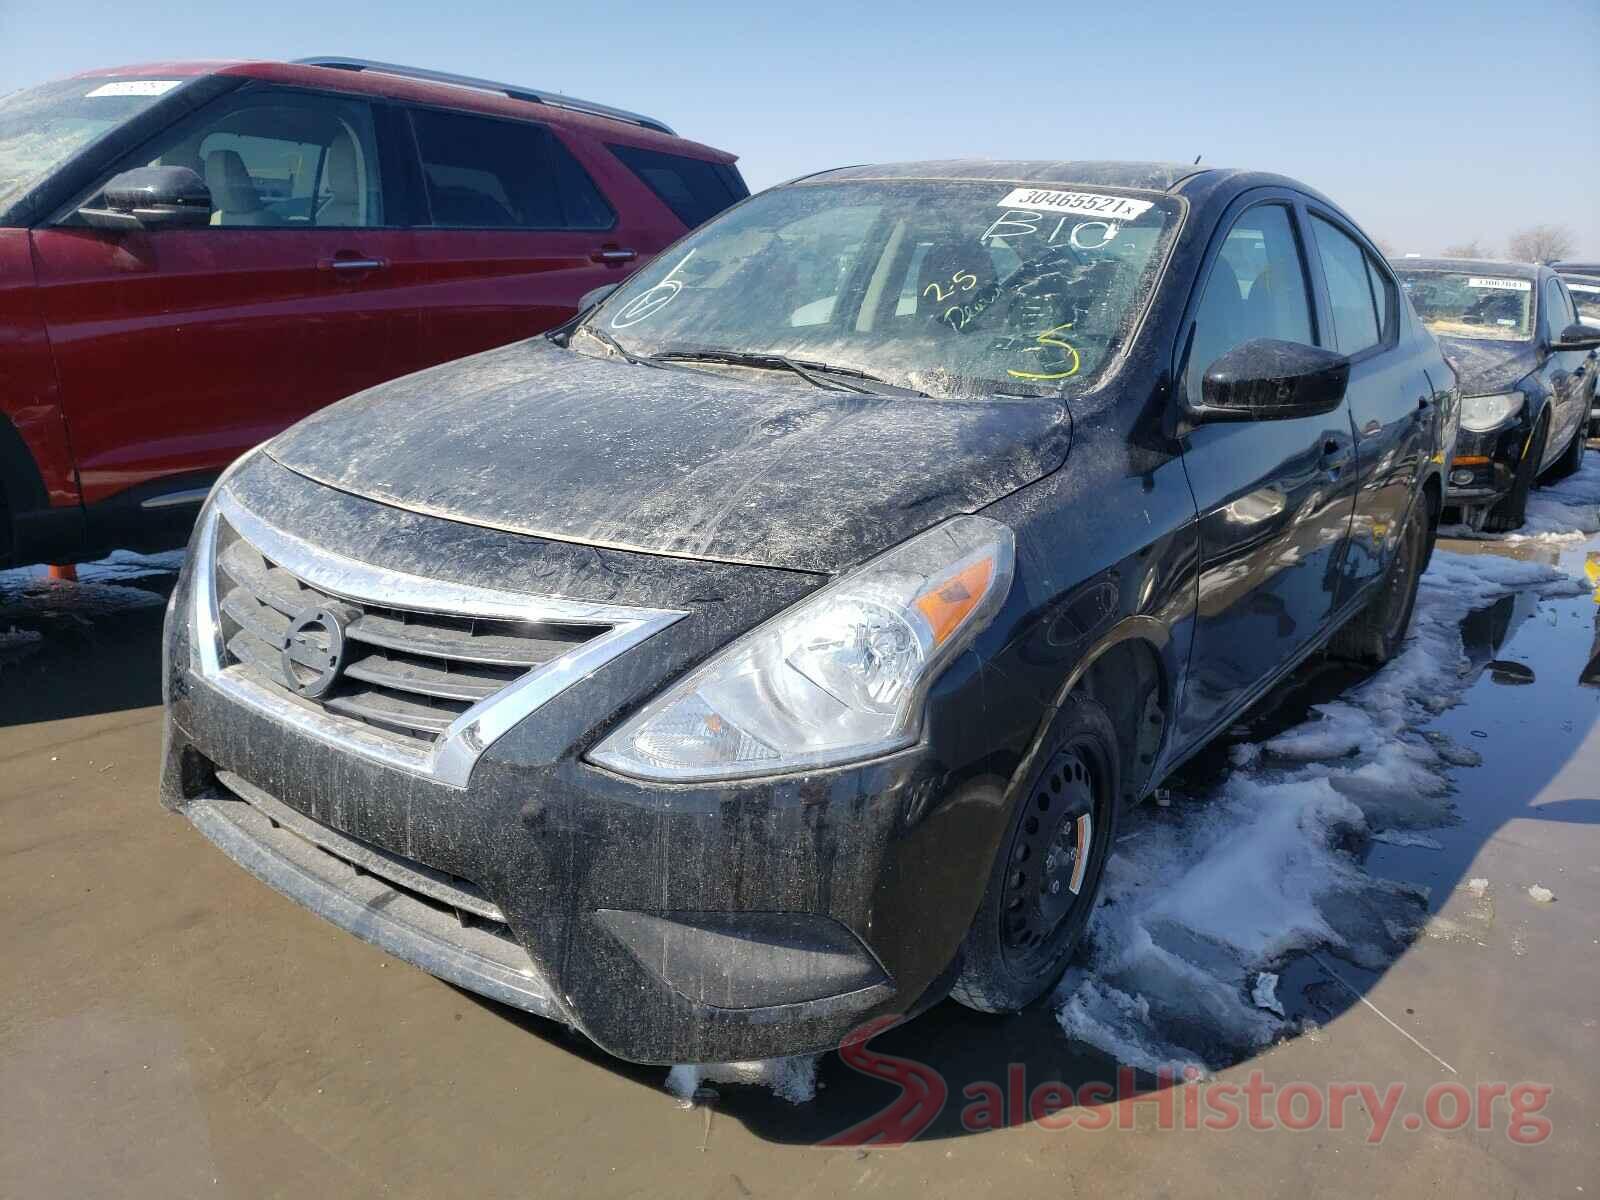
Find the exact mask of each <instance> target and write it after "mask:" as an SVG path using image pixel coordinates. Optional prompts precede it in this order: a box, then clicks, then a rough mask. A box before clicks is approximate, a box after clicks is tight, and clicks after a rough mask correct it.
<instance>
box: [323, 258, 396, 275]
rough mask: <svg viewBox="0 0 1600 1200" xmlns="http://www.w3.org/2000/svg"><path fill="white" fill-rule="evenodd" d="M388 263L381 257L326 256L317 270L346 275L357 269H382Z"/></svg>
mask: <svg viewBox="0 0 1600 1200" xmlns="http://www.w3.org/2000/svg"><path fill="white" fill-rule="evenodd" d="M388 265H389V264H388V262H387V261H385V260H384V259H381V258H324V259H322V260H321V261H320V262H318V263H317V270H319V271H332V272H334V273H335V274H337V275H345V274H349V273H352V272H355V271H381V270H383V268H384V267H387V266H388Z"/></svg>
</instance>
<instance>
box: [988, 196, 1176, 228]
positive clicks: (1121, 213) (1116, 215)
mask: <svg viewBox="0 0 1600 1200" xmlns="http://www.w3.org/2000/svg"><path fill="white" fill-rule="evenodd" d="M1151 203H1152V202H1151V201H1149V200H1134V199H1131V198H1129V197H1127V196H1106V195H1102V194H1101V193H1099V192H1056V191H1051V190H1050V189H1048V188H1016V189H1014V190H1012V191H1010V192H1007V193H1006V195H1005V197H1004V198H1003V199H1001V201H1000V207H1001V208H1025V209H1030V210H1032V211H1034V212H1059V213H1073V214H1076V215H1078V216H1084V217H1098V218H1100V219H1101V220H1104V221H1131V220H1133V219H1134V218H1135V217H1137V216H1139V215H1140V214H1141V213H1144V212H1147V211H1149V209H1150V207H1151Z"/></svg>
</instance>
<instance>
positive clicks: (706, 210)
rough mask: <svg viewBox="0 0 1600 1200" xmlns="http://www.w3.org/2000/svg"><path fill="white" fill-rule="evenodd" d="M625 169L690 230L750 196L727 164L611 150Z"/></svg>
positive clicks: (633, 149) (650, 152) (627, 149)
mask: <svg viewBox="0 0 1600 1200" xmlns="http://www.w3.org/2000/svg"><path fill="white" fill-rule="evenodd" d="M607 149H609V150H610V151H611V153H613V154H615V155H616V156H617V157H618V158H619V159H621V160H622V163H623V165H624V166H626V167H627V168H628V169H629V170H630V171H632V172H633V173H634V174H635V175H636V176H638V177H639V179H640V180H641V181H642V182H643V183H644V185H645V186H646V187H648V188H649V189H650V190H651V191H652V192H654V193H655V194H656V195H657V196H658V197H660V199H661V202H662V203H663V204H665V205H666V206H667V207H668V208H670V209H671V210H672V211H673V213H674V214H675V215H676V216H677V218H678V220H680V221H682V222H683V223H684V224H685V225H687V226H688V227H689V228H690V229H693V228H694V227H695V226H696V225H701V224H704V223H705V222H706V221H709V220H710V219H711V218H712V217H714V216H716V215H717V214H718V213H719V212H721V211H722V210H723V209H725V208H729V207H731V206H732V205H734V204H737V203H738V202H739V201H740V200H743V199H744V198H745V197H746V196H748V195H749V194H750V189H749V188H747V187H746V186H745V184H744V179H743V177H742V176H740V174H739V172H738V171H737V170H736V169H734V168H733V167H731V166H728V165H726V164H724V163H715V162H707V161H706V160H705V159H702V158H688V157H686V156H684V155H681V154H664V153H662V152H661V151H659V150H641V149H640V148H639V147H637V146H608V147H607Z"/></svg>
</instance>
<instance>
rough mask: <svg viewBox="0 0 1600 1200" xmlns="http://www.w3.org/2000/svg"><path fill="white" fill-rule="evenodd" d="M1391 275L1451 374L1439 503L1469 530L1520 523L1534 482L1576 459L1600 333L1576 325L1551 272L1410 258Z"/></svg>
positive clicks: (1564, 470) (1563, 470)
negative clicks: (1456, 411)
mask: <svg viewBox="0 0 1600 1200" xmlns="http://www.w3.org/2000/svg"><path fill="white" fill-rule="evenodd" d="M1396 270H1397V271H1398V273H1399V275H1400V279H1401V283H1402V285H1403V286H1404V287H1405V288H1406V290H1407V293H1408V294H1409V296H1410V298H1411V301H1412V304H1413V305H1414V306H1415V308H1416V310H1417V312H1418V314H1419V315H1420V316H1421V318H1422V320H1423V322H1424V323H1425V324H1427V325H1428V327H1429V328H1430V329H1432V330H1433V332H1434V334H1435V335H1436V336H1437V337H1438V338H1439V339H1440V341H1441V344H1442V345H1443V347H1444V351H1445V355H1446V357H1447V358H1448V359H1449V360H1450V362H1451V365H1452V366H1453V367H1455V369H1456V371H1457V373H1458V376H1459V380H1458V382H1459V387H1460V391H1461V395H1462V409H1461V411H1462V416H1461V435H1460V438H1459V440H1458V442H1457V445H1456V458H1455V461H1454V463H1453V466H1452V470H1451V473H1450V486H1449V489H1448V492H1447V494H1446V503H1447V504H1449V505H1451V506H1452V507H1457V508H1459V509H1460V511H1461V514H1462V516H1463V518H1464V519H1465V520H1466V522H1467V523H1469V524H1471V525H1472V526H1474V527H1475V528H1487V529H1490V530H1492V531H1496V532H1504V531H1507V530H1512V529H1517V528H1520V527H1521V525H1522V522H1523V518H1524V514H1525V510H1526V508H1527V503H1528V493H1529V492H1530V491H1531V490H1532V489H1533V488H1534V487H1537V486H1538V484H1539V481H1540V480H1541V479H1543V478H1561V477H1565V476H1567V475H1570V474H1572V472H1574V471H1576V470H1577V469H1578V465H1579V463H1580V462H1581V461H1582V458H1583V451H1584V438H1585V437H1586V436H1587V428H1588V423H1589V411H1590V408H1591V406H1592V403H1593V396H1594V385H1595V371H1596V362H1595V349H1596V347H1597V346H1600V328H1591V327H1589V326H1586V325H1584V324H1583V323H1582V321H1581V319H1580V317H1579V314H1578V312H1577V310H1576V309H1575V307H1574V305H1573V298H1572V295H1571V293H1570V292H1569V291H1568V290H1567V285H1566V283H1565V281H1563V280H1562V279H1561V278H1560V276H1558V275H1557V274H1556V272H1555V271H1553V270H1552V269H1551V268H1549V267H1542V266H1535V265H1532V264H1527V263H1504V262H1488V261H1478V260H1472V259H1406V260H1405V261H1404V262H1401V263H1398V264H1396Z"/></svg>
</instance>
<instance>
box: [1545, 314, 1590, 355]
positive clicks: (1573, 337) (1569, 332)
mask: <svg viewBox="0 0 1600 1200" xmlns="http://www.w3.org/2000/svg"><path fill="white" fill-rule="evenodd" d="M1597 346H1600V329H1596V328H1595V327H1594V326H1593V325H1585V324H1584V323H1583V322H1582V321H1574V322H1573V323H1572V324H1571V325H1568V326H1567V327H1566V328H1565V329H1563V330H1562V331H1561V336H1560V337H1558V338H1556V340H1555V341H1553V342H1551V343H1550V349H1552V350H1593V349H1595V347H1597Z"/></svg>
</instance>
